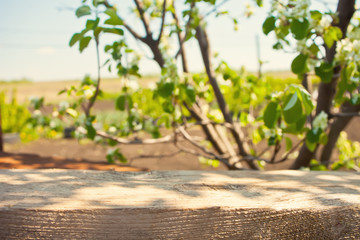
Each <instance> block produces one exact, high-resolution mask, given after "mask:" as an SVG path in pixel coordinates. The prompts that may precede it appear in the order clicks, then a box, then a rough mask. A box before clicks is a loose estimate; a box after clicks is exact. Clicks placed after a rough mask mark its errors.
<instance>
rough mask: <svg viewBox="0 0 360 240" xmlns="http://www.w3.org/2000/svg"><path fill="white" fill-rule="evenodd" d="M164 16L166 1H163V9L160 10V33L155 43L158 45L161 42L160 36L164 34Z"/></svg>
mask: <svg viewBox="0 0 360 240" xmlns="http://www.w3.org/2000/svg"><path fill="white" fill-rule="evenodd" d="M165 15H166V0H164V3H163V9H162V17H161V25H160V32H159V37H158V39H157V42H158V43H159V42H160V40H161V36H162V34H163V32H164V25H165Z"/></svg>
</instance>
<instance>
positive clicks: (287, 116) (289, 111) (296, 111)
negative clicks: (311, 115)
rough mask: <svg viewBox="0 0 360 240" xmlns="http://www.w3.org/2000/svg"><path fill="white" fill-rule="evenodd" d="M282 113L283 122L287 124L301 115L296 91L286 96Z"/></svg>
mask: <svg viewBox="0 0 360 240" xmlns="http://www.w3.org/2000/svg"><path fill="white" fill-rule="evenodd" d="M283 115H284V120H285V122H286V123H288V124H291V123H294V122H296V121H297V120H299V118H300V117H301V116H302V115H303V110H302V106H301V102H300V100H299V98H298V94H297V92H295V93H293V94H292V95H291V96H287V100H286V101H285V104H284V108H283Z"/></svg>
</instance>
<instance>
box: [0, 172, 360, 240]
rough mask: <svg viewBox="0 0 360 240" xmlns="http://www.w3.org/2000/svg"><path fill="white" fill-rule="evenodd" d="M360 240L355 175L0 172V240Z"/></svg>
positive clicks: (359, 195) (359, 183)
mask: <svg viewBox="0 0 360 240" xmlns="http://www.w3.org/2000/svg"><path fill="white" fill-rule="evenodd" d="M39 238H46V239H49V238H51V239H219V238H233V239H345V238H350V239H360V175H359V174H357V173H350V172H348V173H345V172H307V171H272V172H256V171H216V172H210V171H206V172H203V171H163V172H161V171H160V172H115V171H90V170H86V171H80V170H78V171H76V170H0V239H39Z"/></svg>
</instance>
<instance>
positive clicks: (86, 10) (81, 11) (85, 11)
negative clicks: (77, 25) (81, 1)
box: [75, 5, 91, 18]
mask: <svg viewBox="0 0 360 240" xmlns="http://www.w3.org/2000/svg"><path fill="white" fill-rule="evenodd" d="M75 14H76V16H77V17H78V18H80V17H82V16H85V15H90V14H91V8H90V7H89V6H88V5H82V6H80V7H79V8H78V9H76V12H75Z"/></svg>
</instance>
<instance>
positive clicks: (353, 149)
mask: <svg viewBox="0 0 360 240" xmlns="http://www.w3.org/2000/svg"><path fill="white" fill-rule="evenodd" d="M336 146H337V148H338V150H339V161H336V162H335V163H333V164H332V165H331V169H333V170H338V169H340V168H347V169H355V170H357V171H359V170H360V142H357V141H350V140H349V139H348V138H347V134H346V132H341V134H340V137H339V138H338V141H337V143H336Z"/></svg>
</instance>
